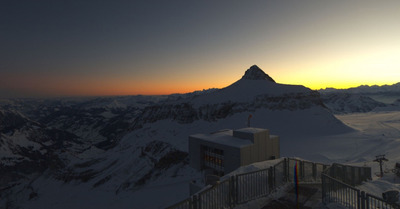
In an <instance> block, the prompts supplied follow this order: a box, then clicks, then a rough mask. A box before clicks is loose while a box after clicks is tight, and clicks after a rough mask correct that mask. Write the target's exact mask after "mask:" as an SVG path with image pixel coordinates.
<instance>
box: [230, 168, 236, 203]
mask: <svg viewBox="0 0 400 209" xmlns="http://www.w3.org/2000/svg"><path fill="white" fill-rule="evenodd" d="M234 184H235V176H231V177H230V178H229V206H230V207H231V208H233V207H234V206H235V185H234Z"/></svg>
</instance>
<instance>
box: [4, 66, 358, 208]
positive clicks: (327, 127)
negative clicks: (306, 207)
mask: <svg viewBox="0 0 400 209" xmlns="http://www.w3.org/2000/svg"><path fill="white" fill-rule="evenodd" d="M25 102H26V104H25ZM4 103H5V104H3V109H5V110H7V111H11V110H12V109H15V110H16V111H19V112H21V113H23V114H24V115H26V117H27V118H29V120H32V121H37V123H38V124H41V126H43V129H45V130H47V129H56V130H63V131H64V132H66V133H69V134H73V136H75V137H72V136H71V139H74V140H75V139H77V140H78V141H79V142H81V143H82V144H81V145H80V144H78V143H73V146H65V147H63V148H62V149H61V148H56V147H54V150H52V151H51V152H52V153H55V156H56V157H57V158H59V159H60V160H61V161H62V162H63V166H62V167H60V168H55V169H54V170H52V171H51V172H50V170H51V167H52V166H47V167H46V166H45V167H43V168H44V169H42V170H39V171H37V172H35V173H36V177H35V178H30V177H26V178H21V179H19V181H18V185H15V186H12V187H10V188H8V189H7V190H6V192H4V193H3V194H0V195H4V196H5V197H6V198H4V199H3V200H2V201H0V204H9V205H10V204H14V205H15V206H16V207H19V206H21V207H22V208H45V207H43V206H44V205H46V206H48V208H51V205H52V206H53V208H71V207H72V208H79V207H86V208H87V204H86V203H88V202H89V203H91V204H90V205H89V206H90V207H89V208H113V207H118V208H131V207H132V205H135V206H138V205H139V206H140V205H141V206H142V207H144V206H145V205H142V202H143V201H145V198H143V197H144V196H143V195H145V194H147V193H146V191H153V190H152V189H150V188H153V189H154V188H156V189H159V190H160V191H161V190H162V191H166V190H165V189H168V186H166V185H165V183H164V182H178V185H180V186H182V188H183V187H184V188H187V185H186V183H187V181H188V180H190V179H192V178H199V177H200V176H201V173H199V172H197V171H194V170H193V169H192V168H190V167H189V166H188V165H187V161H188V159H187V152H188V150H187V146H188V144H187V139H188V136H189V135H191V134H195V133H209V132H213V131H216V130H220V129H224V128H229V129H236V128H241V127H243V126H245V124H246V122H247V118H248V116H249V115H250V114H252V115H253V117H252V120H251V124H252V126H254V127H261V128H268V129H270V130H271V132H272V133H273V134H276V135H279V136H280V137H281V147H282V150H281V153H282V155H286V154H288V153H290V152H291V150H292V149H294V148H296V147H297V145H296V146H294V145H293V144H299V143H300V141H299V138H300V139H301V138H306V137H311V136H323V135H327V134H343V133H348V132H351V131H354V130H353V129H351V128H349V127H347V126H346V125H344V124H343V123H342V122H341V121H339V120H338V119H337V118H335V117H334V116H333V115H332V114H331V112H330V111H329V110H328V109H327V108H326V107H325V106H324V104H323V103H322V100H321V98H320V95H319V93H318V92H316V91H311V90H310V89H308V88H306V87H304V86H300V85H286V84H279V83H276V82H275V81H274V80H273V79H272V78H270V77H269V76H268V75H267V74H265V73H264V72H263V71H262V70H261V69H259V68H258V67H256V66H252V67H251V68H250V69H248V70H247V71H246V73H245V74H244V76H243V77H242V78H241V79H239V80H238V81H237V82H235V83H233V84H232V85H230V86H227V87H225V88H223V89H218V90H214V89H213V90H211V91H205V92H201V93H196V94H188V95H182V96H176V95H173V96H172V97H168V96H164V97H121V98H97V99H85V100H81V101H76V100H73V101H71V100H69V101H63V100H53V101H8V102H7V101H5V102H4ZM7 120H8V119H7ZM17 121H18V120H17ZM10 124H11V123H10ZM15 124H16V125H15V126H18V124H19V123H15ZM21 126H23V127H25V126H27V125H24V124H21ZM12 127H14V126H12ZM12 127H10V128H12ZM10 128H7V129H10ZM14 129H15V127H14ZM29 135H30V134H29V133H25V132H24V133H23V136H24V137H25V138H27V140H28V141H29V143H31V142H30V141H32V140H33V139H31V138H30V137H27V136H29ZM2 136H4V135H2ZM51 137H52V140H54V141H58V140H60V139H62V141H68V140H67V139H63V138H58V137H59V136H58V135H51ZM9 140H14V141H17V139H16V138H10V139H9ZM72 142H74V141H72ZM72 142H71V143H72ZM304 143H305V144H307V142H306V141H305V142H304ZM2 147H3V145H2ZM60 150H64V151H60ZM57 158H55V157H54V159H57ZM27 185H29V188H30V189H29V191H28V190H27V189H26V188H27V187H26V186H27ZM44 185H48V186H44ZM52 185H53V186H54V185H57V186H54V188H56V189H54V188H53V186H52ZM174 185H175V184H174ZM32 191H34V193H35V197H34V198H29V194H31V193H32ZM71 191H73V192H72V193H77V194H81V195H82V197H80V196H73V197H71V196H70V195H66V194H70V192H71ZM89 191H90V192H89ZM167 193H168V192H167ZM5 194H7V195H5ZM16 194H20V195H16ZM56 194H58V195H56ZM91 194H92V195H95V194H101V195H102V196H103V197H104V198H102V199H101V200H99V199H98V198H96V197H95V196H91ZM185 195H186V193H185V192H181V193H179V194H176V193H168V194H165V195H164V196H165V198H167V197H168V198H169V202H170V203H173V202H175V199H182V198H181V197H184V196H185ZM50 197H51V198H50ZM71 198H72V199H74V201H72V199H71ZM160 198H161V197H160ZM117 199H123V200H124V201H125V202H124V201H117ZM71 202H74V203H71ZM126 202H129V204H128V203H126ZM143 204H148V203H143ZM152 204H155V205H156V203H152ZM56 206H57V207H56ZM146 206H147V205H146ZM162 206H165V205H164V204H163V205H162ZM152 207H154V206H152ZM157 207H160V205H159V206H157ZM10 208H12V207H10Z"/></svg>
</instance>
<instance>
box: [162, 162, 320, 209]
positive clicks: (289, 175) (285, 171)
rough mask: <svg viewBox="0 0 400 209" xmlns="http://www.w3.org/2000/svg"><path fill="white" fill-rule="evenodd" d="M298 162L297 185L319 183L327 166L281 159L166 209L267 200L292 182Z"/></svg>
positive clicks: (205, 208)
mask: <svg viewBox="0 0 400 209" xmlns="http://www.w3.org/2000/svg"><path fill="white" fill-rule="evenodd" d="M296 162H297V167H298V170H299V171H300V172H299V181H300V182H321V173H322V171H323V169H324V168H325V167H328V166H327V165H324V164H320V163H312V162H309V161H304V160H299V159H291V158H284V159H283V160H282V161H280V162H279V163H277V164H275V165H274V166H271V167H269V168H267V169H262V170H258V171H252V172H247V173H241V174H237V175H233V176H231V177H229V178H228V179H225V180H223V181H221V182H219V183H217V184H216V185H215V186H212V187H210V188H207V189H204V190H203V191H201V192H199V193H197V194H195V195H192V196H191V197H190V198H188V199H185V200H183V201H181V202H179V203H177V204H175V205H172V206H170V207H168V209H214V208H218V209H219V208H233V207H235V206H236V205H238V204H243V203H245V202H248V201H251V200H254V199H258V198H261V197H266V196H268V195H269V194H271V193H273V192H274V191H275V190H276V189H277V188H279V187H281V186H284V185H286V184H287V183H288V182H293V180H294V172H292V171H293V170H292V169H293V167H294V165H295V164H296Z"/></svg>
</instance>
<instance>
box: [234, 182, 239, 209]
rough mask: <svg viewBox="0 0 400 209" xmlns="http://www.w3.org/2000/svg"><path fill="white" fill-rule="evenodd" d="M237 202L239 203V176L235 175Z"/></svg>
mask: <svg viewBox="0 0 400 209" xmlns="http://www.w3.org/2000/svg"><path fill="white" fill-rule="evenodd" d="M235 204H239V178H238V177H237V176H235Z"/></svg>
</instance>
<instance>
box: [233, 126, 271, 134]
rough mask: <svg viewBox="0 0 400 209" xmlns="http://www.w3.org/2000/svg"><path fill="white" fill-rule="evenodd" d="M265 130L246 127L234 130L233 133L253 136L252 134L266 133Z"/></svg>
mask: <svg viewBox="0 0 400 209" xmlns="http://www.w3.org/2000/svg"><path fill="white" fill-rule="evenodd" d="M266 130H267V129H263V128H252V127H247V128H241V129H236V130H235V131H237V132H245V133H251V134H254V133H258V132H263V131H266Z"/></svg>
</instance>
